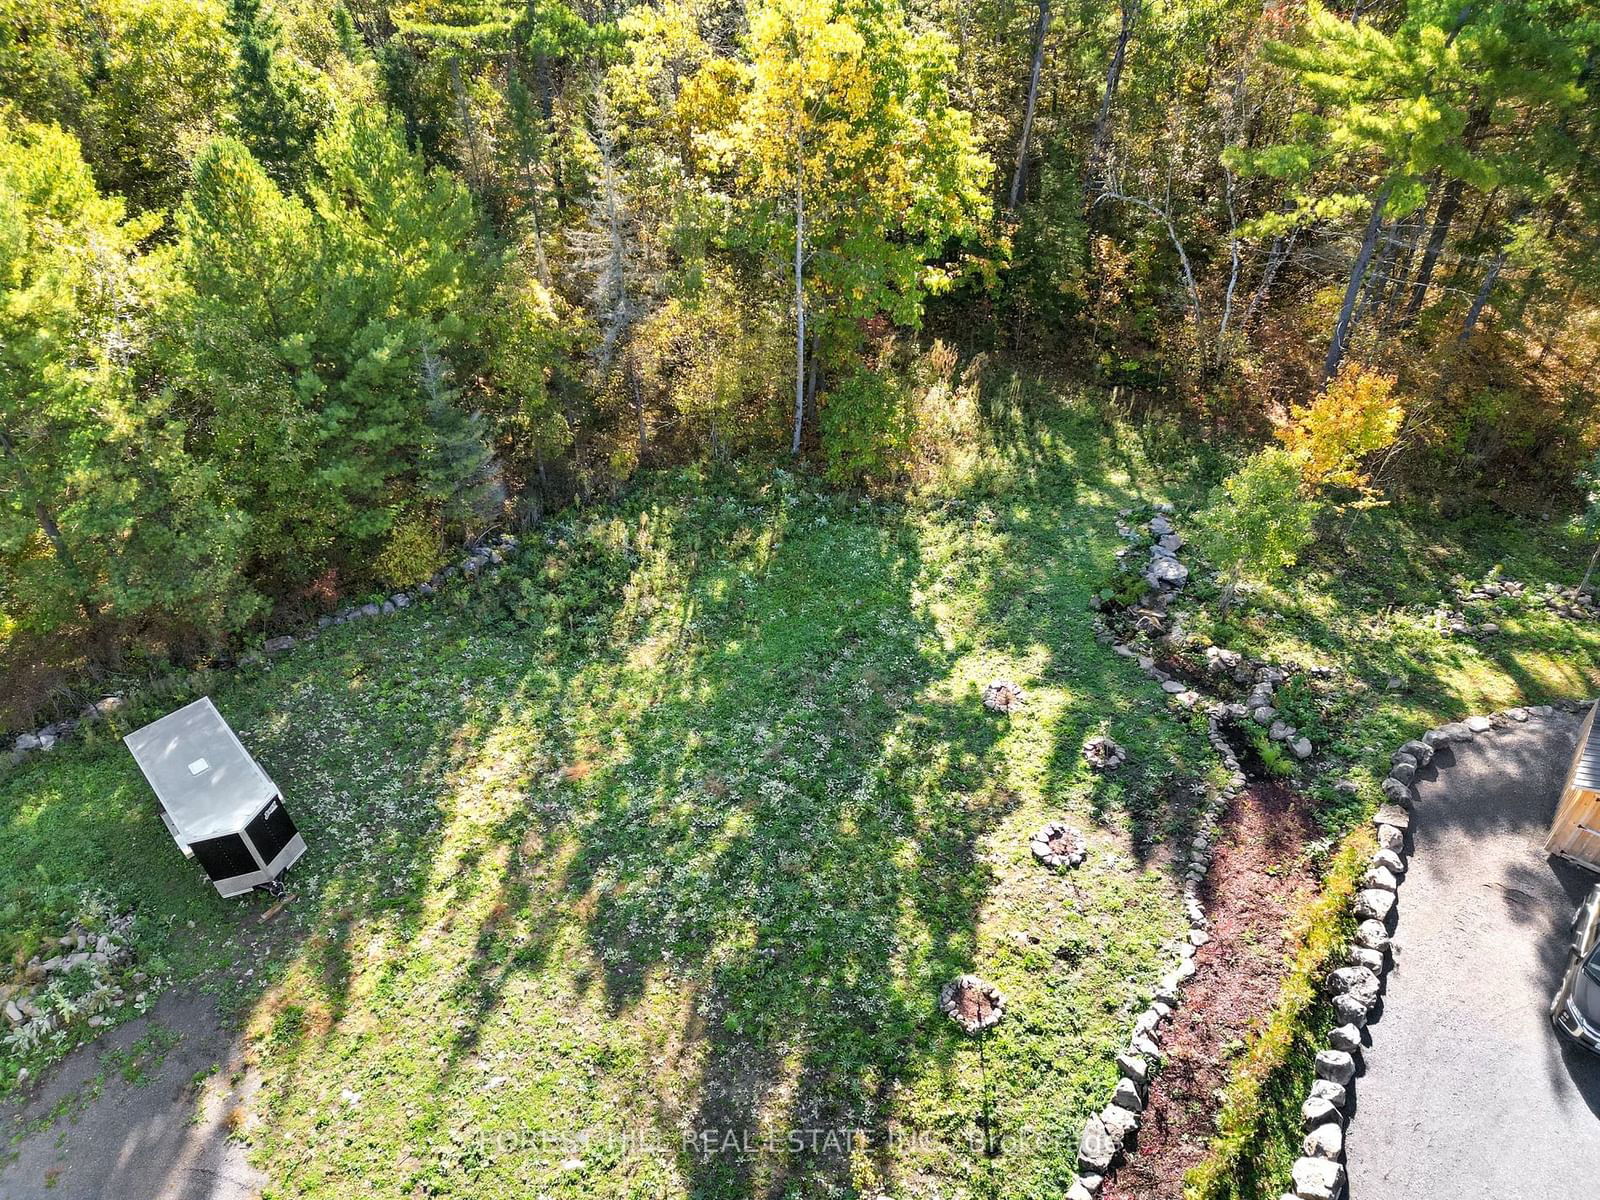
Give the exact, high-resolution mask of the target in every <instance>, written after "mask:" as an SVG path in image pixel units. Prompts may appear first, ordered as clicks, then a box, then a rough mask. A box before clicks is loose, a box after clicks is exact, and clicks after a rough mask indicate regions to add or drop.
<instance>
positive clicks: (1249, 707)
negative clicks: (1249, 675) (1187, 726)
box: [1210, 646, 1315, 761]
mask: <svg viewBox="0 0 1600 1200" xmlns="http://www.w3.org/2000/svg"><path fill="white" fill-rule="evenodd" d="M1210 649H1213V650H1214V649H1216V647H1214V646H1213V647H1210ZM1254 676H1255V682H1254V684H1253V685H1252V687H1251V688H1250V692H1249V694H1248V695H1247V696H1245V698H1244V699H1243V700H1242V701H1234V702H1233V703H1231V704H1224V705H1221V706H1219V707H1217V708H1214V709H1213V710H1212V717H1213V719H1214V720H1224V721H1230V722H1234V723H1236V724H1243V723H1244V722H1245V721H1247V720H1248V721H1253V722H1254V723H1255V724H1256V725H1259V726H1261V727H1262V728H1264V729H1265V730H1266V731H1267V736H1268V737H1269V738H1271V739H1272V740H1273V741H1274V742H1282V743H1283V744H1284V745H1285V746H1287V747H1288V748H1289V751H1290V753H1292V754H1293V755H1294V756H1295V757H1296V758H1298V759H1300V760H1301V761H1304V760H1305V759H1308V758H1310V757H1311V755H1312V752H1313V750H1314V749H1315V748H1314V747H1313V746H1312V745H1311V739H1310V738H1308V737H1306V736H1305V735H1304V734H1302V733H1301V732H1300V731H1299V730H1298V729H1297V728H1295V727H1294V726H1293V725H1291V724H1289V723H1288V722H1287V721H1285V720H1284V719H1283V718H1282V717H1281V716H1280V715H1279V713H1278V709H1277V708H1276V707H1275V706H1274V704H1273V701H1274V700H1275V699H1276V697H1277V691H1278V688H1279V687H1280V686H1282V685H1283V684H1284V683H1285V682H1286V681H1287V680H1288V678H1289V672H1288V671H1287V670H1286V669H1285V668H1283V667H1273V666H1267V665H1265V664H1262V665H1259V666H1256V667H1255V668H1254Z"/></svg>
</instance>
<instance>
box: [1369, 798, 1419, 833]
mask: <svg viewBox="0 0 1600 1200" xmlns="http://www.w3.org/2000/svg"><path fill="white" fill-rule="evenodd" d="M1372 823H1373V824H1374V825H1393V826H1394V827H1395V828H1396V829H1410V828H1411V813H1410V812H1408V811H1407V810H1406V808H1405V806H1404V805H1402V804H1380V805H1378V811H1377V812H1375V813H1373V814H1372Z"/></svg>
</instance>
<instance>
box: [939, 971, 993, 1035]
mask: <svg viewBox="0 0 1600 1200" xmlns="http://www.w3.org/2000/svg"><path fill="white" fill-rule="evenodd" d="M939 1011H940V1012H942V1013H944V1015H945V1016H947V1017H949V1018H950V1019H951V1020H952V1021H954V1022H955V1023H956V1024H957V1025H959V1026H961V1028H962V1029H963V1030H965V1031H966V1032H967V1033H982V1032H983V1031H984V1030H986V1029H993V1028H994V1027H995V1026H996V1025H998V1024H999V1023H1000V1018H1001V1017H1003V1016H1005V1011H1006V998H1005V995H1004V993H1002V992H1001V991H1000V989H999V988H997V987H995V985H994V984H992V983H990V982H988V981H987V980H984V979H980V978H979V977H978V976H976V975H957V976H956V977H955V978H954V979H952V980H950V982H949V983H947V984H945V985H944V986H943V987H942V988H940V989H939Z"/></svg>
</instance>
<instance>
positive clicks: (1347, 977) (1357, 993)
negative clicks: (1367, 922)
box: [1328, 967, 1383, 1082]
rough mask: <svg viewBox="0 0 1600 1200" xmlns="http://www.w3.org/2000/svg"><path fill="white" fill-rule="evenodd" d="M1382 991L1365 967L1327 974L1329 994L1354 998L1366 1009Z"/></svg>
mask: <svg viewBox="0 0 1600 1200" xmlns="http://www.w3.org/2000/svg"><path fill="white" fill-rule="evenodd" d="M1382 990H1383V984H1382V983H1381V982H1380V981H1379V979H1378V977H1377V976H1376V975H1374V974H1373V973H1372V972H1371V971H1369V970H1367V969H1366V968H1365V967H1339V968H1338V969H1337V970H1334V971H1330V972H1329V973H1328V991H1329V992H1331V993H1332V994H1334V995H1336V996H1337V995H1339V994H1340V993H1343V994H1345V995H1347V996H1354V997H1355V998H1356V999H1357V1000H1359V1001H1361V1002H1362V1003H1363V1004H1365V1005H1366V1006H1367V1007H1368V1008H1371V1007H1372V1006H1373V1005H1374V1004H1376V1003H1377V1002H1378V994H1379V993H1380V992H1381V991H1382ZM1341 1082H1342V1081H1341Z"/></svg>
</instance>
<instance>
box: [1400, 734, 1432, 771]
mask: <svg viewBox="0 0 1600 1200" xmlns="http://www.w3.org/2000/svg"><path fill="white" fill-rule="evenodd" d="M1395 753H1396V754H1405V755H1409V756H1410V757H1411V758H1413V759H1415V760H1416V763H1417V766H1419V767H1425V766H1427V765H1428V764H1429V763H1431V762H1432V761H1433V747H1432V746H1431V745H1429V744H1428V743H1427V742H1424V741H1418V740H1412V741H1409V742H1407V743H1406V744H1405V745H1403V746H1401V747H1400V749H1399V750H1397V751H1395Z"/></svg>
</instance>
